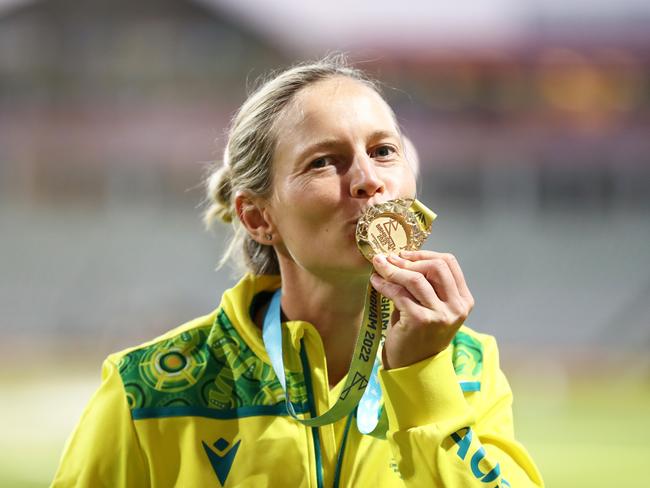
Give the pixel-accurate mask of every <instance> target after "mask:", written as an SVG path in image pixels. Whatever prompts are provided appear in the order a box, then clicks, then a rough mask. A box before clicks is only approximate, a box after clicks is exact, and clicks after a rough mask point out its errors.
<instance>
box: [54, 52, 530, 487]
mask: <svg viewBox="0 0 650 488" xmlns="http://www.w3.org/2000/svg"><path fill="white" fill-rule="evenodd" d="M403 144H404V143H403V137H402V135H401V132H400V129H399V127H398V125H397V123H396V119H395V116H394V114H393V112H392V110H391V109H390V108H389V106H388V105H387V104H386V102H385V101H384V100H383V99H382V97H381V96H380V95H379V93H378V91H377V89H376V87H375V85H374V84H373V83H372V82H370V81H368V80H367V79H366V78H364V76H363V75H362V73H360V72H359V71H357V70H354V69H351V68H349V67H347V66H346V65H345V64H344V62H343V61H341V60H340V59H327V60H323V61H321V62H318V63H315V64H310V65H303V66H298V67H295V68H293V69H290V70H288V71H285V72H283V73H281V74H279V75H278V76H276V77H275V78H273V79H271V80H270V81H268V82H267V83H266V84H264V85H263V86H261V87H260V88H259V89H258V90H257V91H256V92H255V93H254V94H252V95H251V96H250V97H249V98H248V100H247V101H246V102H245V103H244V105H243V106H242V107H241V109H240V110H239V112H238V113H237V115H236V116H235V118H234V120H233V122H232V126H231V129H230V133H229V138H228V143H227V148H226V152H225V154H226V155H227V156H226V157H225V158H224V159H225V161H224V164H223V165H222V166H221V167H220V168H218V169H217V170H216V171H215V172H214V173H213V175H211V177H210V178H209V185H208V187H209V194H210V197H211V199H212V204H211V206H210V208H209V209H208V211H207V214H206V219H207V221H208V222H212V221H213V220H214V219H216V218H221V219H222V220H224V221H226V222H231V221H232V222H233V223H234V225H235V228H236V231H235V238H234V240H233V244H232V245H231V246H230V248H229V250H228V253H227V255H226V256H229V255H231V254H232V252H233V251H235V250H237V249H240V250H242V251H243V257H244V260H245V263H246V266H247V269H248V273H247V274H246V275H245V276H244V278H243V279H242V280H241V281H240V282H239V284H237V285H236V286H235V287H234V288H232V289H231V290H229V291H227V292H226V293H225V294H224V295H223V298H222V301H221V305H220V306H219V308H218V309H217V310H216V311H215V312H213V313H212V314H210V315H208V316H205V317H201V318H198V319H196V320H194V321H192V322H189V323H187V324H185V325H183V326H181V327H180V328H177V329H175V330H172V331H171V332H169V333H167V334H165V335H164V336H162V337H159V338H157V339H155V340H153V341H151V342H149V343H146V344H144V345H141V346H138V347H135V348H131V349H128V350H126V351H122V352H120V353H117V354H113V355H111V356H109V357H108V359H107V360H106V362H105V363H104V369H103V383H102V385H101V387H100V388H99V390H98V392H97V393H96V394H95V396H94V397H93V398H92V400H91V401H90V404H89V405H88V407H87V408H86V410H85V412H84V414H83V416H82V418H81V420H80V422H79V425H78V426H77V429H76V431H75V433H74V434H73V436H72V437H71V439H70V441H69V443H68V445H67V447H66V450H65V453H64V456H63V459H62V462H61V466H60V468H59V471H58V473H57V475H56V478H55V481H54V486H73V485H74V486H101V485H105V486H147V485H150V486H255V487H257V486H318V487H320V486H354V487H358V486H374V487H379V486H391V487H392V486H415V487H423V486H452V487H457V486H458V487H460V486H463V487H464V486H489V487H491V488H492V487H494V486H540V485H542V481H541V478H540V475H539V473H538V471H537V469H536V468H535V465H534V463H533V462H532V460H531V459H530V457H529V456H528V454H527V453H526V451H525V450H524V448H523V447H522V446H521V445H519V444H518V443H517V442H516V441H515V440H514V437H513V426H512V413H511V408H510V404H511V392H510V389H509V387H508V384H507V381H506V379H505V377H504V376H503V374H502V373H501V371H500V370H499V366H498V355H497V354H498V353H497V349H496V345H495V341H494V339H492V338H491V337H489V336H485V335H482V334H478V333H476V332H473V331H471V330H470V329H468V328H466V327H464V326H462V324H463V322H464V320H465V319H466V317H467V315H468V314H469V312H470V310H471V309H472V307H473V304H474V300H473V298H472V295H471V293H470V291H469V289H468V287H467V285H466V283H465V279H464V278H463V273H462V271H461V268H460V266H459V265H458V263H457V261H456V260H455V259H454V257H453V256H452V255H450V254H443V253H436V252H430V251H415V252H406V253H402V255H400V256H397V255H390V256H388V257H386V256H383V255H377V256H375V257H374V258H373V261H372V264H371V263H369V262H368V261H367V260H366V259H365V258H364V257H363V256H362V254H361V253H360V252H359V250H358V248H357V245H356V241H355V228H356V224H357V221H358V220H359V218H360V216H361V214H362V213H363V212H364V210H365V209H367V208H368V207H370V206H371V205H375V204H381V203H383V202H386V201H388V200H392V199H396V198H413V197H414V196H415V189H416V184H415V177H414V175H413V171H412V169H411V167H410V166H409V163H408V161H407V158H406V157H405V150H404V147H403ZM368 280H370V282H371V283H372V286H373V287H374V288H375V289H376V290H377V291H378V292H380V293H381V294H382V295H383V296H385V297H387V298H389V299H390V300H391V301H392V303H393V304H394V312H393V313H392V316H391V327H390V329H389V330H388V331H387V333H386V338H385V342H384V345H383V351H382V353H381V363H382V367H381V368H379V381H380V383H381V390H382V396H383V400H382V402H383V411H384V412H385V414H386V417H387V420H388V432H387V434H386V436H385V438H381V436H372V435H365V434H361V433H360V432H359V430H358V428H357V426H356V423H355V422H354V418H355V411H352V412H351V413H350V414H349V415H347V416H346V417H344V418H341V419H340V420H337V421H335V422H333V423H329V424H326V425H322V426H320V427H306V426H304V425H303V424H301V423H300V422H299V421H297V420H295V419H294V418H292V416H290V415H288V413H287V406H286V405H285V403H284V400H285V392H284V391H283V388H282V386H281V384H280V382H279V381H278V377H279V375H280V376H286V388H287V392H286V393H287V395H288V398H289V399H290V405H291V407H292V409H293V410H294V411H295V412H296V416H297V417H299V418H300V419H307V418H312V417H316V416H317V415H321V414H323V413H324V412H326V411H327V410H328V409H329V408H330V407H331V406H332V405H333V404H334V403H335V402H336V400H337V399H338V398H339V397H344V396H345V395H344V393H343V392H342V388H343V385H344V384H345V381H344V380H345V379H346V373H347V371H348V368H349V366H350V363H351V360H352V356H353V350H354V347H355V341H356V339H357V335H358V333H359V324H360V323H361V321H362V319H363V317H364V309H365V303H366V302H365V296H366V295H365V293H366V288H367V285H368ZM280 287H281V295H280V294H278V295H277V297H278V298H279V300H280V302H279V303H280V304H281V313H282V321H283V322H284V324H283V328H284V333H283V337H282V339H281V344H280V345H279V347H281V349H280V351H281V352H280V357H281V358H282V357H283V358H284V365H283V366H282V368H281V371H283V373H279V372H278V374H276V373H275V372H274V370H273V368H272V366H271V364H270V361H269V352H268V351H267V349H266V347H265V344H264V343H263V341H262V328H263V327H264V323H265V320H266V319H267V317H268V316H270V315H269V314H270V312H269V302H270V301H271V297H272V296H274V293H273V292H274V291H276V290H277V289H279V288H280ZM278 315H279V313H278ZM278 321H279V318H278ZM267 345H268V344H267ZM276 370H277V368H276ZM303 421H304V420H303Z"/></svg>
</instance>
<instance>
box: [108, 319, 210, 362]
mask: <svg viewBox="0 0 650 488" xmlns="http://www.w3.org/2000/svg"><path fill="white" fill-rule="evenodd" d="M220 312H221V310H220V309H216V310H214V311H213V312H212V313H210V314H207V315H203V316H201V317H197V318H195V319H192V320H190V321H188V322H185V323H184V324H182V325H179V326H178V327H175V328H173V329H171V330H168V331H167V332H165V333H164V334H161V335H159V336H158V337H155V338H153V339H151V340H149V341H146V342H143V343H141V344H138V345H136V346H132V347H127V348H125V349H122V350H121V351H116V352H114V353H111V354H109V355H108V357H107V358H106V362H108V363H112V364H113V365H115V366H118V365H119V364H120V362H121V361H122V360H123V359H124V358H125V357H126V356H128V355H130V354H132V353H136V352H138V351H143V350H146V349H151V348H156V347H157V346H158V345H159V344H161V343H164V342H168V341H174V340H176V339H178V338H180V337H182V336H183V335H184V334H185V336H187V335H188V334H189V335H196V334H197V332H199V331H204V332H205V336H206V337H207V335H208V334H209V332H210V328H211V327H212V324H213V323H214V321H215V319H216V317H217V316H218V314H219V313H220Z"/></svg>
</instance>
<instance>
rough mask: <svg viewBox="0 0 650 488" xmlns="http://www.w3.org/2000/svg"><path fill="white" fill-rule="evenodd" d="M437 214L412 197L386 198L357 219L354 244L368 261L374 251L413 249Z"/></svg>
mask: <svg viewBox="0 0 650 488" xmlns="http://www.w3.org/2000/svg"><path fill="white" fill-rule="evenodd" d="M435 218H436V214H435V213H433V212H432V211H431V210H429V209H428V208H426V207H425V206H424V205H422V203H420V202H418V201H417V200H412V199H397V200H389V201H387V202H384V203H380V204H379V205H373V206H372V207H369V208H368V209H366V211H365V212H364V214H363V215H362V216H361V218H359V221H358V222H357V230H356V239H357V246H358V247H359V250H360V251H361V253H362V254H363V255H364V256H365V257H366V259H367V260H368V261H372V258H373V257H374V256H375V255H376V254H398V253H399V252H400V251H416V250H418V249H420V247H421V246H422V243H423V242H424V240H425V239H426V238H427V236H428V235H429V233H430V232H431V223H432V222H433V220H434V219H435Z"/></svg>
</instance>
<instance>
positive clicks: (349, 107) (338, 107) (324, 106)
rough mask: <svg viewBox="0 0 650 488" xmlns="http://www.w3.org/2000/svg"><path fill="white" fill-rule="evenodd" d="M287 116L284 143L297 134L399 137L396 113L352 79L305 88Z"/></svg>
mask: <svg viewBox="0 0 650 488" xmlns="http://www.w3.org/2000/svg"><path fill="white" fill-rule="evenodd" d="M283 115H284V116H283V117H282V121H281V123H280V127H278V128H279V129H280V131H279V134H278V135H279V136H280V139H281V138H282V137H283V136H286V135H291V134H294V135H296V132H299V133H301V134H302V135H303V136H304V135H308V134H309V135H311V134H320V133H322V132H333V134H331V135H332V136H333V135H334V133H336V132H338V130H339V129H340V130H345V129H358V130H361V131H363V130H366V131H370V132H377V131H380V130H381V131H385V132H389V131H392V132H395V133H396V135H398V134H399V130H398V129H397V125H396V123H395V118H394V115H393V111H392V110H391V109H390V107H389V106H388V104H387V103H386V102H385V101H384V99H383V98H382V97H381V96H380V95H379V94H378V93H377V92H376V91H375V90H374V89H373V88H371V87H369V86H368V85H366V84H364V83H362V82H360V81H358V80H354V79H351V78H344V77H337V78H332V79H328V80H323V81H320V82H317V83H314V84H313V85H310V86H308V87H306V88H304V89H303V90H301V91H300V92H298V93H297V94H296V97H295V98H294V100H293V102H292V103H291V105H290V106H288V107H287V110H286V112H285V114H283ZM282 129H284V130H282ZM287 132H288V133H287Z"/></svg>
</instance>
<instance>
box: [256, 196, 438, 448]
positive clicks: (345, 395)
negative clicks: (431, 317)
mask: <svg viewBox="0 0 650 488" xmlns="http://www.w3.org/2000/svg"><path fill="white" fill-rule="evenodd" d="M411 209H412V210H413V211H414V212H415V214H416V216H417V218H418V225H420V227H421V228H422V229H423V230H424V231H426V232H427V233H428V232H429V229H430V228H431V223H432V222H433V220H434V219H435V218H436V215H435V214H434V213H433V212H432V211H431V210H429V209H428V208H426V207H425V206H424V205H422V204H421V203H420V202H418V201H417V200H415V202H414V203H413V205H412V207H411ZM281 297H282V289H281V288H280V289H278V290H276V291H275V293H274V294H273V297H272V298H271V302H270V304H269V307H268V309H267V311H266V314H265V316H264V323H263V326H262V339H263V341H264V346H265V347H266V351H267V353H268V355H269V358H270V360H271V366H272V367H273V371H274V372H275V375H276V376H277V378H278V381H279V382H280V385H281V386H282V389H283V390H284V392H285V401H286V407H287V412H288V413H289V414H290V415H291V416H292V417H293V418H294V419H296V420H297V421H298V422H300V423H301V424H303V425H305V426H307V427H320V426H322V425H326V424H331V423H333V422H336V421H337V420H340V419H342V418H343V417H345V416H347V415H349V414H350V412H352V410H354V408H355V407H357V405H358V409H357V427H358V428H359V431H360V432H361V433H363V434H370V435H373V436H376V437H384V436H385V434H386V430H387V428H388V419H387V417H386V413H385V411H383V409H382V413H381V415H380V414H379V411H380V409H381V404H382V400H381V387H380V385H379V380H378V378H377V372H378V370H379V366H380V359H379V358H378V357H377V351H378V350H379V346H380V344H381V343H382V342H383V338H384V336H385V333H386V329H387V328H388V323H389V320H390V315H391V312H392V304H391V302H390V300H389V299H388V298H386V297H384V296H383V295H381V294H380V293H379V292H378V291H377V290H375V289H374V288H373V287H372V285H371V284H370V283H368V288H367V290H366V296H365V302H366V303H365V307H364V312H363V321H362V323H361V328H360V330H359V336H358V337H357V342H356V344H355V346H354V354H353V355H352V361H351V363H350V369H349V371H348V374H347V379H346V381H345V384H344V386H343V390H342V391H341V394H340V396H339V398H338V400H337V401H336V403H335V404H334V405H333V406H332V408H330V409H329V410H328V411H327V412H325V413H323V414H322V415H319V416H317V417H312V418H308V419H301V418H300V417H298V415H297V414H296V411H295V409H294V408H293V404H292V403H291V400H290V398H289V394H288V390H287V381H286V375H285V372H284V357H283V353H282V322H281V312H280V299H281ZM303 374H310V372H309V371H305V372H304V373H303Z"/></svg>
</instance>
